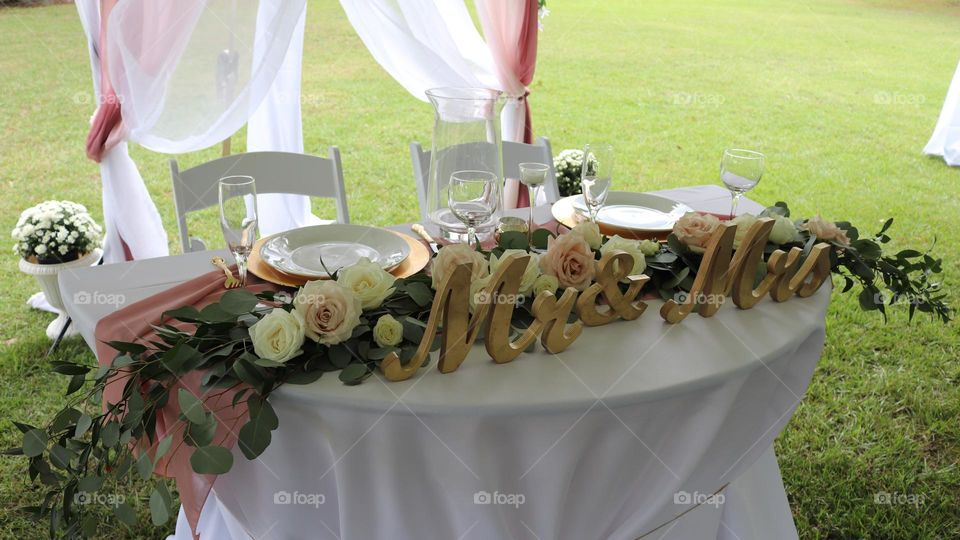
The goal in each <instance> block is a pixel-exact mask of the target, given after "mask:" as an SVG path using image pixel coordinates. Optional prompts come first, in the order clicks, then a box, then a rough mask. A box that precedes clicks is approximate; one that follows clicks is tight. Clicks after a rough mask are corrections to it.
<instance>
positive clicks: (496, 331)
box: [477, 253, 543, 364]
mask: <svg viewBox="0 0 960 540" xmlns="http://www.w3.org/2000/svg"><path fill="white" fill-rule="evenodd" d="M529 262H530V256H529V255H522V254H520V253H511V254H510V255H508V256H506V257H505V258H503V259H501V260H500V266H499V268H497V273H496V274H494V275H493V276H492V277H491V278H490V283H489V285H487V287H486V289H485V292H486V293H487V295H486V297H487V298H488V299H490V302H491V303H492V304H493V312H492V313H491V314H490V322H489V324H487V339H486V340H485V342H484V344H485V345H486V347H487V354H489V355H490V358H493V361H494V362H496V363H498V364H505V363H507V362H512V361H513V360H514V359H516V358H517V357H518V356H520V353H522V352H523V351H524V350H525V349H526V348H527V347H529V346H530V345H531V344H532V343H533V342H534V340H536V339H537V336H538V335H539V334H540V330H542V329H543V321H541V320H539V319H535V320H534V321H533V322H532V323H530V327H529V328H527V329H526V330H525V331H524V332H523V334H522V335H521V336H520V337H518V338H517V339H516V341H512V342H511V341H510V321H511V319H512V318H513V310H514V308H515V307H516V301H517V299H518V298H519V292H520V282H521V280H522V279H523V273H524V272H526V270H527V264H528V263H529ZM487 305H489V304H487ZM479 308H480V304H479V303H478V304H477V310H478V311H479Z"/></svg>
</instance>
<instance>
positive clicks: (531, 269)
mask: <svg viewBox="0 0 960 540" xmlns="http://www.w3.org/2000/svg"><path fill="white" fill-rule="evenodd" d="M511 253H520V254H523V255H529V256H530V260H528V261H527V267H526V268H525V269H524V271H523V279H521V280H520V291H519V292H520V294H527V293H528V292H530V291H531V290H532V289H533V283H534V282H535V281H536V280H537V277H539V276H540V255H539V254H538V253H527V252H526V251H524V250H522V249H506V250H504V251H503V255H501V256H500V257H497V256H496V255H491V256H490V274H491V275H493V274H495V273H496V272H497V268H499V267H500V262H501V261H502V260H503V259H505V258H507V255H510V254H511Z"/></svg>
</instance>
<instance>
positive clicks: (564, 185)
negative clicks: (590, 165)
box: [553, 148, 583, 197]
mask: <svg viewBox="0 0 960 540" xmlns="http://www.w3.org/2000/svg"><path fill="white" fill-rule="evenodd" d="M582 168H583V150H577V149H576V148H568V149H566V150H564V151H562V152H560V153H559V154H557V155H556V156H555V157H554V158H553V169H554V171H556V173H557V189H559V191H560V196H561V197H569V196H570V195H579V194H580V193H582V192H583V190H582V189H581V187H580V170H581V169H582Z"/></svg>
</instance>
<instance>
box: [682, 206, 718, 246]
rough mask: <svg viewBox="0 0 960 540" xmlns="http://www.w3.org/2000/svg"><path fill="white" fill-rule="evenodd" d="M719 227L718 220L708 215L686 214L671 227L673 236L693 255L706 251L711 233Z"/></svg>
mask: <svg viewBox="0 0 960 540" xmlns="http://www.w3.org/2000/svg"><path fill="white" fill-rule="evenodd" d="M719 226H720V220H719V219H717V217H716V216H713V215H710V214H699V213H697V212H687V213H686V214H684V215H683V217H681V218H680V219H678V220H677V222H676V223H675V224H674V225H673V234H675V235H677V238H678V239H679V240H680V241H681V242H683V243H684V244H686V245H687V247H689V248H690V251H693V252H694V253H703V252H704V251H706V248H707V243H708V242H710V237H711V236H713V232H714V231H715V230H717V227H719Z"/></svg>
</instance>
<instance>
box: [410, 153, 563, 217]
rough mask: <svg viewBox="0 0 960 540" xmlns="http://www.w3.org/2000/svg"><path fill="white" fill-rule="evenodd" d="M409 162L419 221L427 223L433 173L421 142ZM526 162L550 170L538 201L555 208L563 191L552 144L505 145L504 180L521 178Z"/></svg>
mask: <svg viewBox="0 0 960 540" xmlns="http://www.w3.org/2000/svg"><path fill="white" fill-rule="evenodd" d="M410 161H411V162H412V163H413V181H414V183H415V184H416V186H417V202H418V203H420V220H421V221H424V222H426V221H427V219H428V216H427V214H428V212H427V177H428V175H429V173H430V151H429V150H424V149H423V146H421V145H420V143H419V142H416V141H414V142H412V143H410ZM524 162H536V163H544V164H546V165H547V167H548V168H549V169H548V170H547V180H546V182H544V184H543V189H541V190H540V194H539V195H538V197H537V204H541V205H542V204H553V203H555V202H557V201H558V200H560V189H559V187H558V186H557V173H556V171H555V170H554V168H553V150H552V149H551V147H550V140H549V139H547V138H546V137H538V138H537V143H536V144H524V143H519V142H510V141H504V142H503V176H504V178H520V164H521V163H524Z"/></svg>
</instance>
